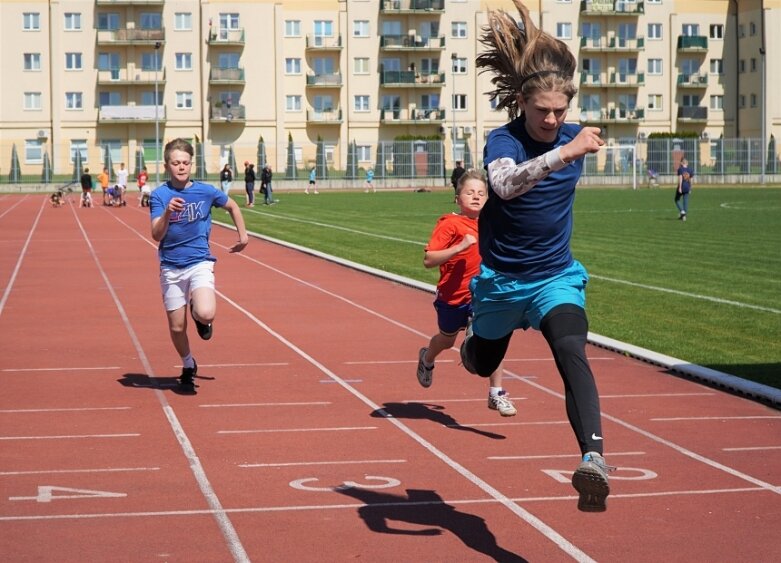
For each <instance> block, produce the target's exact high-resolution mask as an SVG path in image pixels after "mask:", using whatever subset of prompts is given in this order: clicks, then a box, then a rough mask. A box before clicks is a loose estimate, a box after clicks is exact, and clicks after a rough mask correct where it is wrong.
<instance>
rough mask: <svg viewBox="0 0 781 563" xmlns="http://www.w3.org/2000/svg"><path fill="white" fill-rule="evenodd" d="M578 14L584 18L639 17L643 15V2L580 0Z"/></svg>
mask: <svg viewBox="0 0 781 563" xmlns="http://www.w3.org/2000/svg"><path fill="white" fill-rule="evenodd" d="M580 13H581V14H583V15H584V16H639V15H641V14H644V13H645V2H643V1H642V0H640V1H638V2H627V1H626V0H581V2H580Z"/></svg>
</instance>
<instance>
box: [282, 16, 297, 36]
mask: <svg viewBox="0 0 781 563" xmlns="http://www.w3.org/2000/svg"><path fill="white" fill-rule="evenodd" d="M285 37H301V21H300V20H285Z"/></svg>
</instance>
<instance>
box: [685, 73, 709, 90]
mask: <svg viewBox="0 0 781 563" xmlns="http://www.w3.org/2000/svg"><path fill="white" fill-rule="evenodd" d="M707 87H708V75H707V74H700V73H698V72H695V73H694V74H684V73H680V74H679V75H678V88H707Z"/></svg>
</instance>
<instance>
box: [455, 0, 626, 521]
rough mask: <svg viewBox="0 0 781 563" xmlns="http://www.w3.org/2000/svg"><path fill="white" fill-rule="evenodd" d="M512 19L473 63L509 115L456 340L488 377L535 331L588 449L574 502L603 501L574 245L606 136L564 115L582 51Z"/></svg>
mask: <svg viewBox="0 0 781 563" xmlns="http://www.w3.org/2000/svg"><path fill="white" fill-rule="evenodd" d="M513 3H514V4H515V6H516V8H517V9H518V11H519V13H520V19H518V20H517V21H516V20H515V19H514V18H513V17H512V16H510V15H509V14H508V13H507V12H505V11H503V10H489V11H488V14H487V21H488V24H487V25H486V26H485V27H484V28H483V30H482V35H481V37H480V41H481V43H482V44H483V46H484V47H485V50H484V51H483V52H482V53H481V54H480V55H478V57H477V60H476V65H477V67H478V68H481V69H482V71H483V72H486V71H490V72H492V74H493V75H494V76H493V78H492V83H493V84H494V86H495V89H494V90H493V91H491V92H490V95H491V99H492V100H497V101H498V104H497V109H502V108H503V109H505V110H507V112H508V114H509V117H510V119H511V121H510V122H509V123H508V124H506V125H504V126H502V127H499V128H497V129H494V130H493V131H492V132H491V133H490V135H489V136H488V139H487V141H486V145H485V147H484V150H483V153H484V154H483V161H484V163H485V166H486V169H487V171H488V182H489V192H488V201H487V202H486V204H485V207H483V210H482V211H481V213H480V219H479V231H480V242H479V245H480V256H481V258H482V265H481V267H480V273H479V274H478V275H477V276H476V277H474V278H473V279H472V283H471V286H470V288H471V290H472V306H473V308H474V316H473V318H472V323H471V326H470V327H469V328H468V329H467V333H466V337H465V339H464V342H463V343H462V344H461V360H462V363H463V365H464V367H465V368H466V369H467V370H468V371H469V372H471V373H476V374H478V375H480V376H482V377H489V376H490V375H491V374H492V373H493V372H494V371H495V370H496V369H497V367H499V366H500V365H501V362H502V360H503V359H504V357H505V354H506V353H507V347H508V345H509V343H510V339H511V338H512V335H513V332H514V331H515V330H517V329H523V330H526V329H528V328H530V327H531V328H534V329H535V330H540V331H541V332H542V334H543V336H544V337H545V340H546V341H547V342H548V345H549V346H550V349H551V352H552V353H553V358H554V360H555V362H556V367H557V368H558V371H559V374H560V375H561V378H562V380H563V382H564V396H565V404H566V411H567V416H568V418H569V422H570V426H571V428H572V430H573V431H574V434H575V437H576V438H577V442H578V447H579V449H580V454H581V456H582V458H581V461H580V463H579V465H578V466H577V468H576V469H575V472H574V474H573V477H572V485H573V486H574V487H575V489H576V490H577V491H578V493H579V500H578V508H579V509H580V510H582V511H586V512H601V511H604V510H606V499H607V496H608V494H609V493H610V486H609V483H608V475H607V474H608V472H609V471H610V470H611V468H610V467H608V466H607V464H606V463H605V459H604V457H603V447H604V446H603V444H604V441H603V437H602V422H601V412H600V406H599V395H598V393H597V387H596V383H595V381H594V376H593V374H592V372H591V368H590V366H589V362H588V358H587V357H586V336H587V333H588V319H587V317H586V311H585V289H586V283H587V282H588V274H587V273H586V270H585V268H584V267H583V266H582V265H581V264H580V262H578V261H577V260H575V259H574V258H573V256H572V253H571V250H570V239H571V236H572V225H573V204H574V200H575V187H576V185H577V182H578V179H579V178H580V175H581V172H582V170H583V162H584V157H585V156H586V155H587V154H592V153H596V152H598V151H599V149H600V147H601V146H602V145H604V141H603V140H602V139H601V138H600V136H599V134H600V130H599V128H597V127H580V126H579V125H574V124H568V123H565V120H566V118H567V110H568V108H569V106H570V102H571V101H572V98H573V97H574V96H575V94H576V93H577V87H576V86H575V83H574V81H573V77H574V73H575V68H576V66H577V60H576V59H575V57H574V56H573V55H572V53H571V52H570V51H569V49H568V48H567V45H566V44H565V43H563V42H562V41H560V40H558V39H556V38H554V37H552V36H551V35H549V34H547V33H545V32H543V31H540V30H539V29H537V27H536V26H535V25H534V23H533V21H532V19H531V17H530V16H529V11H528V9H527V8H526V6H524V5H523V3H521V1H520V0H513Z"/></svg>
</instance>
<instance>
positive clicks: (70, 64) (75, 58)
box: [65, 53, 81, 70]
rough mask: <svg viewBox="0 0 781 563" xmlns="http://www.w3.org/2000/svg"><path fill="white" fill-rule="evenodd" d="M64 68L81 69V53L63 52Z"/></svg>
mask: <svg viewBox="0 0 781 563" xmlns="http://www.w3.org/2000/svg"><path fill="white" fill-rule="evenodd" d="M65 70H81V53H65Z"/></svg>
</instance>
